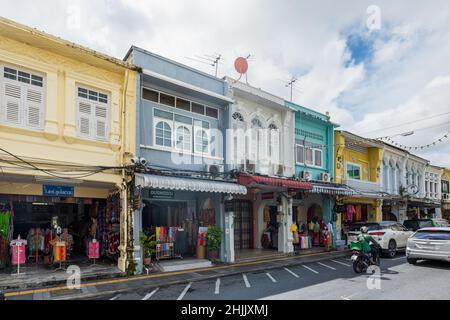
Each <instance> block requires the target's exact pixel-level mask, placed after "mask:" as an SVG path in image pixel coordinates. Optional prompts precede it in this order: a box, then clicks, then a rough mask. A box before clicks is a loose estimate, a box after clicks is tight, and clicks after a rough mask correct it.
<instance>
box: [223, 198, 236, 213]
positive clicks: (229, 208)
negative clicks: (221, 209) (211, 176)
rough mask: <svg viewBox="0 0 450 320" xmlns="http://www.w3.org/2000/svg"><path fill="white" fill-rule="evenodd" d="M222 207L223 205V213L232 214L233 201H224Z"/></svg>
mask: <svg viewBox="0 0 450 320" xmlns="http://www.w3.org/2000/svg"><path fill="white" fill-rule="evenodd" d="M224 205H225V212H233V211H234V201H233V200H227V201H225V203H224Z"/></svg>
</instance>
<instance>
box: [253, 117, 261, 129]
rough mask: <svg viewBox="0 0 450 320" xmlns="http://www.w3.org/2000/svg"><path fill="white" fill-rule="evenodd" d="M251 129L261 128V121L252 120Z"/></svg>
mask: <svg viewBox="0 0 450 320" xmlns="http://www.w3.org/2000/svg"><path fill="white" fill-rule="evenodd" d="M252 127H253V128H262V123H261V120H259V119H258V118H254V119H253V120H252Z"/></svg>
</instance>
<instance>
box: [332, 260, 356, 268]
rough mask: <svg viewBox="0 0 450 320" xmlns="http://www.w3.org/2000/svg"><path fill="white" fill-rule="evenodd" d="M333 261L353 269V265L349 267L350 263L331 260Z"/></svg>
mask: <svg viewBox="0 0 450 320" xmlns="http://www.w3.org/2000/svg"><path fill="white" fill-rule="evenodd" d="M331 261H333V262H336V263H339V264H342V265H343V266H347V267H351V265H349V264H348V263H343V262H341V261H337V260H331Z"/></svg>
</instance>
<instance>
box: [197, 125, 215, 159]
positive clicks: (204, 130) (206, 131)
mask: <svg viewBox="0 0 450 320" xmlns="http://www.w3.org/2000/svg"><path fill="white" fill-rule="evenodd" d="M198 132H203V133H204V134H205V135H206V142H207V144H206V149H207V150H206V152H203V147H204V145H203V135H202V137H201V140H202V142H201V146H202V151H201V152H198V151H197V145H198V143H197V133H198ZM194 134H195V136H194V154H195V155H201V156H204V155H208V156H209V155H211V152H210V145H211V143H210V134H209V129H205V128H203V127H198V126H197V127H194Z"/></svg>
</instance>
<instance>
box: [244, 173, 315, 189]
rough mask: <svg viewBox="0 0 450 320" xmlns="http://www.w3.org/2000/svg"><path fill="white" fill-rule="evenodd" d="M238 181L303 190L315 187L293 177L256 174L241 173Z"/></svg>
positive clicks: (247, 184) (248, 184) (249, 184)
mask: <svg viewBox="0 0 450 320" xmlns="http://www.w3.org/2000/svg"><path fill="white" fill-rule="evenodd" d="M238 183H239V184H242V185H244V186H251V185H252V184H264V185H268V186H275V187H286V188H292V189H302V190H311V189H312V188H313V185H312V184H311V183H309V182H303V181H297V180H293V179H283V178H272V177H263V176H254V175H249V174H240V175H239V176H238Z"/></svg>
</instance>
